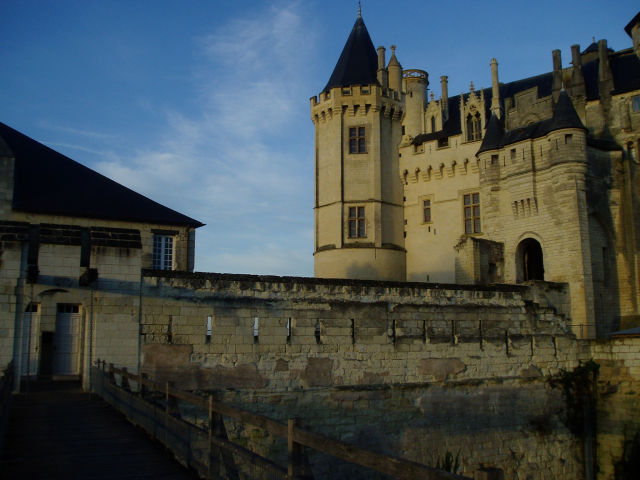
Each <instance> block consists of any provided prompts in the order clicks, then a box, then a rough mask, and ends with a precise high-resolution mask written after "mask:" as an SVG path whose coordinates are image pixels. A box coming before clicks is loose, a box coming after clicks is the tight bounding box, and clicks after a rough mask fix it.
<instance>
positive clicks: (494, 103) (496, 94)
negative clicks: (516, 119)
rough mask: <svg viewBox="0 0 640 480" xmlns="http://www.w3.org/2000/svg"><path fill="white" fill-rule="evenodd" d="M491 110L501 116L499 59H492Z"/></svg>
mask: <svg viewBox="0 0 640 480" xmlns="http://www.w3.org/2000/svg"><path fill="white" fill-rule="evenodd" d="M491 112H492V113H493V114H495V116H496V117H498V118H500V117H501V114H500V84H499V83H498V60H496V59H495V58H492V59H491Z"/></svg>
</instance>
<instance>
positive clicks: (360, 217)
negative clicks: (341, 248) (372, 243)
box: [349, 207, 367, 238]
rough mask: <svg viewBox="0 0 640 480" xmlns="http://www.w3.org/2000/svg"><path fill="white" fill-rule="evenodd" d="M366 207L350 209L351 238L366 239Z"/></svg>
mask: <svg viewBox="0 0 640 480" xmlns="http://www.w3.org/2000/svg"><path fill="white" fill-rule="evenodd" d="M366 233H367V232H366V230H365V222H364V207H349V238H365V237H366V236H367V235H366Z"/></svg>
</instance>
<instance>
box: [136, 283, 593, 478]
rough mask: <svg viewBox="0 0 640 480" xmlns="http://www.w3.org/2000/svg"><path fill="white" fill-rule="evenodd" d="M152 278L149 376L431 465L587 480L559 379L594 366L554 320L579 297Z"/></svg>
mask: <svg viewBox="0 0 640 480" xmlns="http://www.w3.org/2000/svg"><path fill="white" fill-rule="evenodd" d="M143 275H144V281H143V295H142V312H143V313H142V334H143V345H142V369H143V371H145V372H146V373H148V374H149V375H150V376H153V377H155V378H156V379H159V380H169V381H172V382H174V383H176V384H177V385H178V386H181V387H183V388H186V389H190V390H216V391H218V392H220V395H222V397H223V398H224V399H225V400H226V401H229V402H232V403H235V404H238V405H241V406H243V407H245V408H249V409H252V410H254V411H257V412H260V413H263V414H266V415H268V416H270V417H273V418H280V419H283V420H284V419H286V418H287V417H291V416H295V417H297V418H299V419H300V420H301V421H302V423H303V424H304V425H307V426H309V427H310V428H312V429H314V430H315V431H320V432H324V433H326V434H328V435H331V436H333V437H336V438H340V439H342V440H346V441H353V442H355V443H358V444H360V445H364V446H367V447H369V448H372V449H374V450H380V451H384V452H387V453H393V454H398V455H401V456H403V457H406V458H409V459H411V460H416V461H419V462H422V463H426V464H432V465H436V463H437V462H438V460H442V458H444V456H445V455H446V453H447V452H450V453H452V454H453V455H454V456H459V460H460V463H461V469H462V470H464V471H465V472H467V473H469V472H473V471H474V470H475V469H477V468H478V467H479V466H481V465H494V466H499V467H500V468H502V469H504V470H505V474H506V478H527V474H529V475H532V477H531V478H581V476H582V468H583V467H582V460H581V443H580V441H579V440H577V439H576V438H575V437H574V436H573V435H572V434H571V433H570V432H569V431H568V430H567V428H566V427H565V426H564V424H563V422H562V411H563V408H564V403H563V399H562V395H561V393H560V391H559V390H552V389H550V387H549V386H548V384H547V382H546V378H547V377H548V376H549V375H553V374H556V373H557V372H558V371H559V370H560V369H562V368H567V369H570V368H573V367H574V366H576V365H577V364H578V361H579V359H580V358H582V357H584V356H588V353H585V352H588V346H585V344H584V343H582V342H580V341H577V340H576V339H575V337H574V336H573V335H572V334H570V333H568V326H567V325H566V323H565V319H564V316H562V315H560V314H557V313H556V311H557V308H556V307H555V306H554V303H555V302H558V301H559V300H560V299H562V298H565V297H564V296H563V295H562V294H561V292H562V289H563V288H566V287H565V286H562V285H549V284H539V285H534V286H531V287H524V286H495V287H492V288H482V287H472V286H457V285H429V284H417V283H416V284H412V283H391V282H363V281H348V280H335V281H334V280H321V279H301V278H293V279H288V278H283V277H256V276H239V275H214V274H180V273H175V272H167V273H160V272H144V273H143ZM534 300H535V301H534ZM209 317H211V331H210V333H211V334H210V335H207V322H208V319H209ZM256 319H257V323H256ZM256 327H257V328H256ZM230 428H231V430H232V433H233V432H235V433H237V434H238V437H240V435H239V433H240V432H239V431H238V429H239V428H241V427H238V426H236V427H234V426H231V427H230ZM234 429H235V430H234ZM245 433H246V432H245ZM243 437H245V438H246V435H243ZM250 438H254V439H255V440H254V443H255V445H253V446H254V447H257V448H258V449H262V450H263V451H264V453H267V454H270V455H274V454H275V455H278V454H280V455H284V453H285V452H283V451H281V446H280V447H279V446H278V445H277V444H276V443H271V442H270V440H269V439H268V438H266V437H264V436H263V435H260V434H254V435H253V436H251V435H250ZM311 463H312V465H313V466H314V473H316V474H317V473H319V472H320V473H321V472H322V469H323V468H329V467H328V466H327V464H326V462H325V460H324V459H323V458H321V457H314V458H312V459H311ZM324 474H325V475H326V477H325V478H340V477H339V474H338V473H337V472H336V471H328V472H325V473H324ZM336 475H338V476H336ZM320 478H323V477H322V475H320Z"/></svg>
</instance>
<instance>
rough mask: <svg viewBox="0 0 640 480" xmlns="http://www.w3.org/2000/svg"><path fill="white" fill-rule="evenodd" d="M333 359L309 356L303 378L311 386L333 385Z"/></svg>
mask: <svg viewBox="0 0 640 480" xmlns="http://www.w3.org/2000/svg"><path fill="white" fill-rule="evenodd" d="M332 367H333V360H331V359H330V358H309V360H308V361H307V367H306V368H305V369H304V372H302V380H303V381H304V382H305V383H306V384H307V385H308V386H310V387H321V386H327V385H331V383H332V380H333V370H332Z"/></svg>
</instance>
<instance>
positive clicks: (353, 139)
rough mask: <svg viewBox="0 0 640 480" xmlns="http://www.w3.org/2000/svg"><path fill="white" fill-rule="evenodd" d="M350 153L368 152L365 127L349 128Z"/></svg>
mask: <svg viewBox="0 0 640 480" xmlns="http://www.w3.org/2000/svg"><path fill="white" fill-rule="evenodd" d="M349 153H367V136H366V133H365V127H351V128H349Z"/></svg>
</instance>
